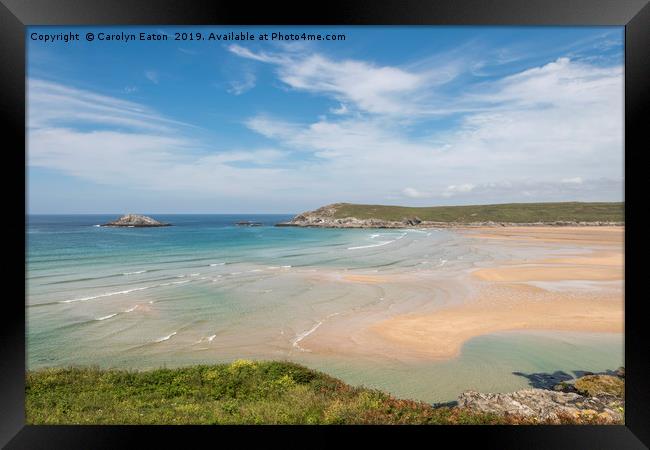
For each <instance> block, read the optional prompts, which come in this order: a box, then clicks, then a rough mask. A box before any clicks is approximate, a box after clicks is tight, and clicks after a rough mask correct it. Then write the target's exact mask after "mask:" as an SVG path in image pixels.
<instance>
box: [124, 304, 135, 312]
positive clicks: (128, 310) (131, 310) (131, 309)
mask: <svg viewBox="0 0 650 450" xmlns="http://www.w3.org/2000/svg"><path fill="white" fill-rule="evenodd" d="M137 308H138V305H135V306H134V307H132V308H129V309H127V310H125V311H124V312H125V313H130V312H133V311H135V310H136V309H137Z"/></svg>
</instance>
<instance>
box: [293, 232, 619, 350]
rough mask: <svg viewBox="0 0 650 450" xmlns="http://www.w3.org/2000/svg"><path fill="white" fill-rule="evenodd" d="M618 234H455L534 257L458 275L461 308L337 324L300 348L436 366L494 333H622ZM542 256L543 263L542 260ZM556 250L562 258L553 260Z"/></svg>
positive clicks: (362, 279)
mask: <svg viewBox="0 0 650 450" xmlns="http://www.w3.org/2000/svg"><path fill="white" fill-rule="evenodd" d="M623 231H624V230H623V228H622V227H512V228H484V229H478V230H476V229H474V230H471V231H470V230H463V231H461V233H463V234H465V235H467V236H468V237H472V238H476V239H477V245H479V246H480V245H481V242H486V243H488V242H492V244H493V241H492V240H494V239H499V240H501V241H502V245H503V246H509V245H513V246H517V247H518V248H519V249H520V248H521V246H522V245H523V246H526V245H530V246H531V248H532V247H534V248H535V254H537V255H539V254H540V253H541V254H542V257H541V258H538V259H536V260H533V261H530V260H527V261H526V262H525V263H523V264H522V262H521V261H516V260H514V261H513V260H510V261H502V262H497V263H496V266H495V267H485V268H481V269H478V270H474V271H470V272H468V273H466V274H464V276H461V277H460V278H459V280H458V281H459V282H461V283H466V284H467V285H471V286H472V287H473V289H472V294H471V295H468V296H467V297H466V298H464V299H463V301H462V302H461V304H454V305H447V306H445V307H442V308H439V309H438V310H436V311H434V312H431V311H430V310H429V311H424V310H422V309H419V308H415V309H413V310H412V311H407V312H405V313H401V314H398V315H393V316H390V317H387V316H386V315H383V316H382V315H376V316H375V317H374V319H372V318H368V317H366V318H364V319H361V320H358V321H355V320H354V319H350V318H348V320H347V321H346V322H345V323H339V324H338V325H337V324H335V323H332V324H331V325H330V326H329V327H328V326H323V327H322V328H321V329H320V330H319V332H318V333H314V334H312V335H310V336H309V338H307V339H305V340H304V342H303V345H304V346H305V347H309V348H311V349H313V350H314V351H315V352H323V353H326V352H327V353H344V354H345V353H347V354H355V353H356V354H360V353H365V354H376V355H382V356H390V357H397V358H416V359H431V360H436V359H445V358H451V357H454V356H457V355H458V354H459V352H460V350H461V348H462V346H463V344H464V343H465V342H466V341H467V340H468V339H471V338H473V337H476V336H480V335H485V334H490V333H496V332H502V331H516V330H550V331H553V330H555V331H577V332H607V333H610V332H611V333H622V332H623V323H624V320H623V313H624V308H623V277H624V275H623ZM482 240H484V241H482ZM540 246H541V247H542V249H541V252H540ZM545 248H548V254H549V257H544V256H543V254H544V253H545V251H544V249H545ZM558 249H560V250H562V251H563V253H562V254H561V255H560V256H557V250H558ZM564 250H567V251H566V252H565V251H564ZM423 275H424V274H423ZM431 276H432V277H433V276H435V274H434V272H432V273H431ZM346 279H347V281H355V282H366V283H369V284H370V283H377V282H380V281H383V280H376V279H374V278H373V277H368V278H367V279H366V277H365V276H351V277H346ZM537 281H539V282H564V281H589V282H591V284H590V289H588V290H577V289H574V288H571V287H570V285H568V286H569V287H560V289H558V290H556V289H553V290H552V291H551V290H547V289H544V288H542V287H540V286H538V285H534V282H537ZM616 281H620V283H616Z"/></svg>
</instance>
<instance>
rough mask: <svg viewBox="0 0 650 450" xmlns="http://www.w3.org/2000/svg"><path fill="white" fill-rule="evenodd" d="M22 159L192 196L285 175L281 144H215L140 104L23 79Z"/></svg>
mask: <svg viewBox="0 0 650 450" xmlns="http://www.w3.org/2000/svg"><path fill="white" fill-rule="evenodd" d="M28 103H29V110H28V150H27V156H28V165H29V166H30V167H44V168H48V169H53V170H56V171H59V172H61V173H64V174H67V175H70V176H73V177H77V178H81V179H85V180H89V181H92V182H95V183H100V184H106V185H113V186H121V187H125V188H129V189H145V190H154V191H174V192H176V193H179V192H185V193H192V194H193V195H202V196H206V195H207V196H212V197H214V198H219V196H226V195H228V196H246V195H254V194H255V193H259V192H260V191H262V190H263V189H264V186H267V185H268V184H269V183H270V182H271V180H274V179H276V178H278V177H285V178H286V177H287V176H286V171H285V170H283V169H282V168H280V167H277V163H278V162H279V161H282V160H283V159H284V158H285V157H286V155H287V151H286V150H277V149H273V148H255V149H246V150H241V149H216V148H213V147H211V146H210V145H209V144H207V143H205V142H203V141H201V140H197V139H195V138H193V137H192V133H191V131H192V129H193V127H190V126H187V125H185V124H183V123H182V122H178V121H175V120H171V119H168V118H166V117H164V116H163V115H161V114H159V113H158V112H156V111H154V110H152V109H150V108H147V107H146V106H144V105H140V104H138V103H134V102H130V101H125V100H121V99H117V98H114V97H110V96H106V95H101V94H97V93H93V92H90V91H87V90H81V89H77V88H73V87H68V86H63V85H61V84H58V83H53V82H49V81H44V80H38V79H29V80H28Z"/></svg>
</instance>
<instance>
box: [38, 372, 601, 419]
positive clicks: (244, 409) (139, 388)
mask: <svg viewBox="0 0 650 450" xmlns="http://www.w3.org/2000/svg"><path fill="white" fill-rule="evenodd" d="M26 414H27V423H28V424H531V423H540V422H539V421H537V420H533V419H530V418H518V417H513V416H507V417H504V416H498V415H494V414H488V413H477V412H470V411H468V410H466V409H462V408H458V407H433V406H431V405H429V404H427V403H423V402H415V401H411V400H399V399H396V398H393V397H391V396H390V395H388V394H385V393H383V392H381V391H377V390H372V389H366V388H363V387H352V386H350V385H347V384H345V383H343V382H342V381H340V380H337V379H335V378H332V377H330V376H328V375H326V374H323V373H320V372H316V371H313V370H310V369H308V368H306V367H303V366H300V365H297V364H294V363H289V362H252V361H246V360H239V361H235V362H234V363H232V364H219V365H200V366H192V367H184V368H177V369H156V370H150V371H141V372H137V371H123V370H101V369H98V368H67V369H42V370H38V371H33V372H28V374H27V386H26ZM555 423H557V422H555ZM561 423H600V422H599V419H598V417H588V418H585V417H581V418H576V417H573V416H568V417H566V418H563V419H562V420H561Z"/></svg>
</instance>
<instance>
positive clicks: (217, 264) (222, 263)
mask: <svg viewBox="0 0 650 450" xmlns="http://www.w3.org/2000/svg"><path fill="white" fill-rule="evenodd" d="M224 264H226V263H225V262H220V263H214V264H210V267H214V266H223V265H224Z"/></svg>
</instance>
